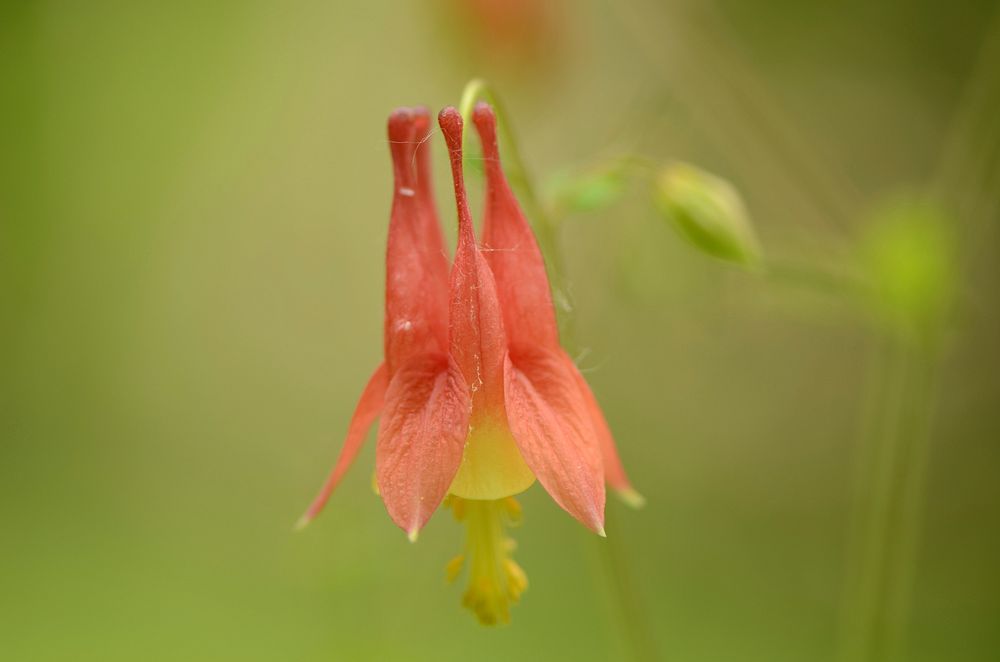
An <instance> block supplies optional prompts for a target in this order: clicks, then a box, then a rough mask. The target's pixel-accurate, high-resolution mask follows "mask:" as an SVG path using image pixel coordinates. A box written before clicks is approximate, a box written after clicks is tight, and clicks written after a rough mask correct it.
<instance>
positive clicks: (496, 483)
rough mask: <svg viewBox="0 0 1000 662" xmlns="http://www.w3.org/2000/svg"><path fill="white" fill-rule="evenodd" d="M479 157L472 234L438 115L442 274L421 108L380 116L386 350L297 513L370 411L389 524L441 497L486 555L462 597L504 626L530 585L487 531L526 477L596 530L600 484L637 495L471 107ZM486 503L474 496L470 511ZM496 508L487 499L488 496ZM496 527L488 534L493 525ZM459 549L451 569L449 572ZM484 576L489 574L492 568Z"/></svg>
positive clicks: (487, 120) (412, 523)
mask: <svg viewBox="0 0 1000 662" xmlns="http://www.w3.org/2000/svg"><path fill="white" fill-rule="evenodd" d="M473 117H474V123H475V125H476V128H477V130H478V132H479V136H480V139H481V141H482V145H483V154H484V156H485V162H486V216H485V219H484V223H483V236H482V243H481V244H480V242H478V241H477V239H476V236H475V234H474V231H473V225H472V218H471V215H470V213H469V207H468V203H467V200H466V193H465V185H464V181H463V173H462V131H463V126H462V124H463V122H462V117H461V115H460V114H459V113H458V111H457V110H455V109H454V108H450V107H449V108H445V109H444V110H442V111H441V114H440V116H439V124H440V127H441V131H442V133H443V134H444V137H445V140H446V142H447V145H448V151H449V155H450V161H451V171H452V178H453V181H454V191H455V200H456V205H457V209H458V245H457V248H456V250H455V258H454V261H453V263H452V264H451V267H450V270H449V265H448V258H447V253H446V249H445V246H444V241H443V238H442V233H441V229H440V224H439V222H438V218H437V213H436V211H435V205H434V200H433V197H432V193H431V180H430V172H431V169H430V163H429V158H428V157H429V152H428V149H427V147H426V143H427V138H428V137H429V133H430V120H429V116H428V114H427V111H426V110H424V109H409V108H401V109H399V110H396V111H395V112H393V113H392V115H391V116H390V118H389V131H388V132H389V147H390V151H391V153H392V162H393V177H394V186H393V202H392V213H391V218H390V222H389V236H388V247H387V250H386V297H385V329H384V330H385V337H384V341H385V347H384V350H385V357H384V361H383V363H382V364H381V365H380V366H379V367H378V368H376V370H375V372H374V374H373V375H372V377H371V379H370V380H369V382H368V385H367V386H366V387H365V389H364V392H363V393H362V395H361V399H360V401H359V403H358V405H357V409H356V410H355V413H354V417H353V419H352V420H351V424H350V427H349V428H348V434H347V439H346V441H345V442H344V447H343V450H342V451H341V454H340V457H339V459H338V460H337V463H336V465H335V466H334V468H333V471H332V472H331V473H330V476H329V478H328V479H327V481H326V483H325V484H324V485H323V488H322V489H321V491H320V493H319V495H318V496H317V497H316V499H315V500H314V502H313V503H312V505H311V506H310V507H309V509H308V510H307V512H306V514H305V515H304V516H303V519H302V523H303V524H305V523H308V522H309V521H310V520H311V519H312V518H314V517H315V516H316V515H317V514H318V513H319V512H320V510H321V509H322V508H323V506H324V504H325V503H326V501H327V499H328V498H329V496H330V494H331V492H332V491H333V489H334V487H336V485H337V483H338V482H339V481H340V479H341V478H342V477H343V475H344V473H345V472H346V470H347V468H348V467H349V466H350V464H351V463H352V461H353V460H354V458H355V457H356V456H357V453H358V450H359V449H360V447H361V444H362V442H363V441H364V438H365V436H366V433H367V430H368V428H369V427H370V426H371V424H372V423H373V422H374V421H375V419H376V418H377V417H381V422H380V424H379V428H378V435H377V442H376V443H377V445H376V462H375V465H376V480H377V484H378V490H379V494H380V495H381V497H382V499H383V501H384V503H385V506H386V509H387V510H388V512H389V515H390V517H391V518H392V520H393V521H394V522H395V523H396V524H397V525H399V526H400V527H401V528H402V529H403V530H404V531H406V532H407V534H408V535H409V536H410V538H411V539H415V538H416V535H417V532H418V531H419V530H420V529H421V528H422V527H423V526H424V524H426V523H427V520H428V519H429V518H430V517H431V515H432V514H433V513H434V511H435V510H436V509H437V508H438V506H439V505H440V504H441V503H442V501H443V500H444V499H445V497H446V496H449V495H450V498H451V499H452V502H451V503H452V505H453V506H454V507H455V514H456V517H458V518H459V519H461V520H464V521H466V522H467V524H468V526H469V528H470V538H469V542H468V545H467V547H470V548H471V551H469V552H468V553H470V554H473V555H478V556H480V557H483V556H488V557H489V558H490V562H489V563H477V564H474V565H475V566H476V567H477V568H484V567H485V568H500V569H502V571H501V570H498V571H497V572H498V573H500V574H495V573H494V574H490V573H487V575H488V576H485V577H484V576H482V573H480V574H479V575H475V576H474V577H473V578H472V579H473V581H472V582H471V586H470V589H469V592H468V593H467V594H466V604H467V605H468V606H470V607H471V608H472V609H473V610H474V611H476V613H477V614H478V615H479V616H480V619H481V620H483V622H496V621H497V620H505V619H506V617H507V616H506V614H507V606H508V604H510V603H512V602H515V601H516V600H517V597H518V596H519V595H520V592H521V591H523V590H524V588H525V587H526V586H527V581H526V579H525V577H524V573H523V571H522V570H520V568H519V567H518V566H517V565H516V564H514V563H513V561H512V560H511V559H509V558H508V557H507V551H509V549H508V547H509V545H506V544H501V543H502V539H501V537H500V536H499V534H497V535H494V534H490V535H488V536H486V537H485V538H483V539H481V540H480V539H476V538H475V536H476V535H478V534H474V533H473V532H474V531H475V530H486V529H489V530H495V531H498V532H499V531H502V524H503V523H504V522H505V521H508V520H509V519H510V518H511V513H515V512H517V513H519V508H518V507H517V505H516V503H513V504H512V503H510V502H511V501H512V500H511V499H510V497H512V496H513V495H515V494H517V493H519V492H521V491H523V490H525V489H527V488H528V487H529V486H530V485H531V483H532V482H534V480H535V479H536V478H537V479H538V481H539V482H540V483H541V484H542V486H543V487H544V488H545V489H546V491H548V493H549V494H550V495H551V496H552V498H553V499H554V500H555V501H556V503H558V504H559V505H560V506H561V507H562V508H564V509H565V510H566V511H567V512H569V513H570V514H571V515H573V516H574V517H575V518H576V519H578V520H579V521H580V522H582V523H583V524H584V525H586V526H587V527H589V528H590V529H591V530H593V531H595V532H597V533H599V534H601V535H603V534H604V505H605V482H607V483H608V484H609V485H611V486H612V487H613V488H615V489H617V490H619V491H620V492H621V493H622V494H623V496H624V497H625V498H626V500H627V501H631V502H633V503H637V502H638V501H639V500H640V497H639V496H638V494H636V493H635V492H634V490H632V488H631V486H630V484H629V481H628V478H627V477H626V475H625V472H624V470H623V469H622V466H621V462H620V461H619V459H618V454H617V452H616V450H615V444H614V440H613V438H612V436H611V432H610V430H609V429H608V425H607V423H606V421H605V420H604V416H603V414H602V413H601V409H600V407H599V406H598V404H597V401H596V400H595V398H594V396H593V394H592V393H591V391H590V388H589V387H588V385H587V383H586V381H585V380H584V379H583V377H582V375H581V374H580V372H579V371H578V370H577V368H576V366H575V365H574V363H573V361H572V360H571V359H570V357H569V356H568V355H567V354H566V352H565V351H564V350H563V349H562V347H561V346H560V344H559V336H558V330H557V326H556V318H555V312H554V309H553V305H552V298H551V294H550V289H549V283H548V278H547V276H546V272H545V266H544V263H543V261H542V255H541V252H540V251H539V248H538V244H537V243H536V241H535V237H534V235H533V234H532V231H531V229H530V227H529V225H528V223H527V221H526V220H525V217H524V214H523V213H522V211H521V208H520V206H519V205H518V202H517V200H516V199H515V197H514V194H513V192H512V191H511V188H510V186H509V185H508V183H507V180H506V178H505V176H504V173H503V170H502V168H501V165H500V155H499V152H498V149H497V133H496V117H495V115H494V113H493V110H492V109H491V108H490V107H489V106H488V105H486V104H479V105H478V106H477V107H476V108H475V111H474V114H473ZM476 504H482V505H476ZM490 504H497V505H495V506H494V505H490ZM490 527H494V528H490ZM463 559H464V556H460V557H458V559H456V562H457V564H456V562H453V564H449V568H450V569H449V573H450V574H454V573H456V572H457V570H452V569H451V568H452V567H453V565H454V567H455V568H457V569H459V570H460V569H461V567H462V563H463V562H464V560H463ZM491 572H492V571H491Z"/></svg>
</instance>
